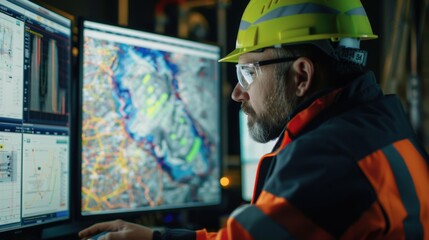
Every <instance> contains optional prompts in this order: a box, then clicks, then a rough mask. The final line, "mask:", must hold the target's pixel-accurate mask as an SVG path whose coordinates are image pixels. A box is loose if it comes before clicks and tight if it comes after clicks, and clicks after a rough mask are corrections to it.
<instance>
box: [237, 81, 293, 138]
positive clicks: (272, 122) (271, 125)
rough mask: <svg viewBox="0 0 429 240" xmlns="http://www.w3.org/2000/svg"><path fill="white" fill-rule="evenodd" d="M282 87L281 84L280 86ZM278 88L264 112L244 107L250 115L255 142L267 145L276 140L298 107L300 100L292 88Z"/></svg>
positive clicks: (249, 122)
mask: <svg viewBox="0 0 429 240" xmlns="http://www.w3.org/2000/svg"><path fill="white" fill-rule="evenodd" d="M278 85H281V84H278ZM284 85H286V84H284V83H283V86H277V87H276V90H275V92H274V94H272V95H270V96H269V97H268V98H267V99H266V103H265V109H263V112H260V113H258V114H257V113H256V112H255V111H254V109H253V108H252V107H251V106H246V105H245V106H243V109H244V111H245V112H246V113H247V115H248V118H247V119H248V122H247V125H248V128H249V133H250V136H251V137H252V138H253V140H255V141H257V142H260V143H266V142H268V141H271V140H273V139H276V138H277V137H279V136H280V134H281V133H282V132H283V130H284V128H285V127H286V124H287V121H288V116H289V114H291V113H292V111H293V110H294V109H295V108H296V106H297V105H298V103H299V101H300V98H299V97H298V96H296V94H295V91H294V89H293V87H292V86H284Z"/></svg>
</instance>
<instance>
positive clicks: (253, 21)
mask: <svg viewBox="0 0 429 240" xmlns="http://www.w3.org/2000/svg"><path fill="white" fill-rule="evenodd" d="M343 38H355V39H359V40H365V39H375V38H377V35H374V34H373V32H372V29H371V25H370V23H369V20H368V17H367V15H366V12H365V9H364V8H363V6H362V3H361V2H360V0H250V2H249V4H248V5H247V7H246V9H245V11H244V13H243V16H242V18H241V23H240V27H239V30H238V35H237V42H236V48H235V50H234V51H232V52H231V53H229V54H228V55H227V56H226V57H224V58H222V59H221V60H219V62H238V57H239V56H240V55H242V54H244V53H247V52H252V51H255V50H258V49H261V48H265V47H272V46H281V45H287V44H297V43H304V42H309V41H317V40H326V39H328V40H331V41H339V40H341V39H343Z"/></svg>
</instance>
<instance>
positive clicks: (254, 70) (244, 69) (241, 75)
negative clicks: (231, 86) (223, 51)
mask: <svg viewBox="0 0 429 240" xmlns="http://www.w3.org/2000/svg"><path fill="white" fill-rule="evenodd" d="M236 70H237V79H238V82H239V83H240V85H241V87H242V88H243V89H245V90H247V89H249V86H250V84H252V83H253V81H254V78H255V77H258V76H259V75H260V72H261V69H260V67H259V65H258V64H254V63H250V64H237V65H236Z"/></svg>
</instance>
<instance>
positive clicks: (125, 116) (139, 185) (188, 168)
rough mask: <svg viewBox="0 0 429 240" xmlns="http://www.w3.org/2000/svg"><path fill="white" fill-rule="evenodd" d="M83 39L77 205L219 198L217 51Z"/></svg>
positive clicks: (132, 205) (88, 208) (94, 207)
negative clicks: (175, 49)
mask: <svg viewBox="0 0 429 240" xmlns="http://www.w3.org/2000/svg"><path fill="white" fill-rule="evenodd" d="M84 40H85V42H84V58H83V61H84V63H83V79H82V82H83V84H82V85H83V90H82V91H83V92H82V94H83V96H82V98H83V99H82V102H83V104H82V108H83V110H82V211H83V212H91V213H96V212H104V211H109V210H113V211H114V210H115V209H117V210H124V209H127V210H129V209H140V208H144V207H161V208H162V207H163V206H169V205H173V206H174V205H176V206H182V205H183V204H189V203H193V204H194V203H197V204H198V203H210V202H219V201H220V199H219V196H220V195H219V191H220V189H219V181H218V180H219V174H220V173H219V168H220V167H219V160H218V159H219V153H218V150H215V149H217V148H218V146H219V134H218V133H219V131H220V129H219V128H220V126H218V124H217V122H218V118H219V116H218V115H219V111H218V109H216V108H217V106H219V103H217V102H216V101H218V100H219V97H218V94H219V92H218V91H219V90H218V89H219V87H218V82H217V81H218V80H217V74H218V73H217V72H216V71H217V69H216V64H217V62H216V59H208V58H205V57H201V56H195V55H192V54H184V53H181V52H180V51H178V52H168V51H161V50H156V49H150V48H146V47H143V46H134V45H130V44H125V43H121V42H115V41H107V40H103V39H98V38H92V37H85V39H84ZM214 76H216V77H214ZM196 93H197V94H196Z"/></svg>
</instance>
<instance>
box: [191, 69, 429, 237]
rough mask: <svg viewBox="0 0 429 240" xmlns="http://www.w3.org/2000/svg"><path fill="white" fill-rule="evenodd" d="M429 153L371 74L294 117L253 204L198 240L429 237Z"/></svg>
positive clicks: (261, 175) (266, 160)
mask: <svg viewBox="0 0 429 240" xmlns="http://www.w3.org/2000/svg"><path fill="white" fill-rule="evenodd" d="M428 159H429V158H428V155H427V153H426V152H425V150H424V149H423V147H422V146H421V145H420V144H419V143H418V141H417V140H416V137H415V135H414V133H413V131H412V129H411V127H410V125H409V123H408V120H407V117H406V114H405V113H404V111H403V109H402V105H401V103H400V101H399V100H398V98H397V97H395V96H384V95H383V94H382V93H381V90H380V89H379V87H378V85H377V83H376V81H375V78H374V75H373V73H372V72H368V73H366V74H364V75H363V76H361V77H360V78H359V79H356V80H355V81H353V82H352V84H350V85H349V86H346V87H345V88H344V89H340V90H335V91H331V92H330V93H328V94H325V95H323V96H322V97H319V98H317V99H316V100H314V101H312V102H311V104H307V106H306V107H305V108H303V109H302V110H300V111H299V112H298V113H297V114H295V115H294V117H293V118H292V119H291V120H290V121H289V122H288V124H287V128H286V131H285V132H284V134H283V136H282V137H281V138H280V140H279V142H278V143H277V148H276V150H275V151H274V152H273V153H270V154H267V155H265V156H263V157H262V158H261V160H260V163H259V167H258V172H257V179H256V182H255V189H254V196H253V199H252V203H251V204H249V205H244V206H241V207H239V208H238V209H236V210H235V211H234V212H233V213H232V214H231V216H230V217H229V219H228V222H227V225H226V227H225V228H223V229H221V230H220V231H218V232H215V233H209V232H207V231H206V230H200V231H197V239H198V240H206V239H218V240H221V239H225V240H226V239H229V240H232V239H270V240H271V239H429V165H428V162H429V161H428Z"/></svg>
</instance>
